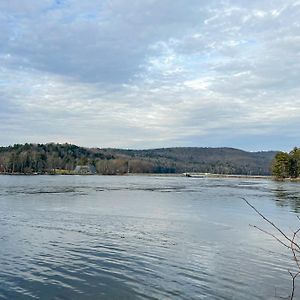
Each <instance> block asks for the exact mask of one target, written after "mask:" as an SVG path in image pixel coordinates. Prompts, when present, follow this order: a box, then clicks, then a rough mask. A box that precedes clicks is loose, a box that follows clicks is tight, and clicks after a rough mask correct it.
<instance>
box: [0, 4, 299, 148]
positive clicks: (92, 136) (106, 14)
mask: <svg viewBox="0 0 300 300" xmlns="http://www.w3.org/2000/svg"><path fill="white" fill-rule="evenodd" d="M299 20H300V1H289V0H285V1H283V0H282V1H279V0H277V1H272V2H270V1H263V0H262V1H261V0H260V1H255V0H254V1H245V0H244V1H233V0H232V1H198V0H197V1H196V0H195V1H194V0H191V1H185V0H176V1H174V0H163V1H158V0H145V1H138V0H132V1H123V0H122V1H121V0H110V1H109V0H107V1H103V0H101V1H100V0H95V1H79V0H69V1H68V0H60V1H59V0H56V1H53V0H45V1H38V0H26V1H17V0H11V1H2V2H0V26H1V31H0V117H1V120H2V121H1V123H0V132H1V144H2V145H7V144H12V143H17V142H28V141H29V142H49V141H58V142H66V141H67V142H72V143H76V144H79V145H85V146H99V147H107V146H111V147H132V148H148V147H166V146H231V147H240V148H244V149H248V150H263V149H283V150H288V149H290V148H292V147H293V146H294V145H296V144H297V142H298V141H299V138H300V131H299V128H300V121H299V116H300V85H299V78H300V22H299Z"/></svg>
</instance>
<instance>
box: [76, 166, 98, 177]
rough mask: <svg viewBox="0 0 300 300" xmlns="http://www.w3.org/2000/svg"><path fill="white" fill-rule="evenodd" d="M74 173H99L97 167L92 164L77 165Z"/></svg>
mask: <svg viewBox="0 0 300 300" xmlns="http://www.w3.org/2000/svg"><path fill="white" fill-rule="evenodd" d="M74 173H75V174H78V175H95V174H96V173H97V171H96V168H95V167H94V166H92V165H85V166H76V168H75V169H74Z"/></svg>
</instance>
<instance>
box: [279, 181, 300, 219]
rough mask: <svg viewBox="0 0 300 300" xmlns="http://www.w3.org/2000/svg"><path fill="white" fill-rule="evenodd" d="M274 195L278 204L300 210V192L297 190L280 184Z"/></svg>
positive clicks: (294, 210)
mask: <svg viewBox="0 0 300 300" xmlns="http://www.w3.org/2000/svg"><path fill="white" fill-rule="evenodd" d="M274 195H275V197H274V198H275V203H276V205H278V206H281V207H285V206H289V207H290V208H291V210H292V211H293V212H295V213H299V212H300V193H299V192H298V193H297V191H290V190H288V189H286V188H285V187H284V185H279V186H277V188H276V189H275V190H274Z"/></svg>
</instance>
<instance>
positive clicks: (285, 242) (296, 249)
mask: <svg viewBox="0 0 300 300" xmlns="http://www.w3.org/2000/svg"><path fill="white" fill-rule="evenodd" d="M242 199H243V200H244V201H245V202H246V204H247V205H248V206H250V207H251V208H252V209H253V210H254V211H255V212H256V213H257V214H258V215H259V216H261V217H262V218H263V219H264V220H265V221H266V222H267V223H269V224H270V225H271V226H272V227H273V228H275V229H276V231H277V232H279V233H280V235H281V236H282V239H283V240H282V239H280V238H278V237H277V236H276V235H275V234H273V233H270V232H268V231H266V230H264V229H262V228H259V227H258V226H255V225H250V226H252V227H254V228H256V229H258V230H260V231H261V232H263V233H265V234H267V235H269V236H271V237H273V238H274V239H275V240H276V241H277V242H279V243H280V244H281V245H283V246H284V247H286V248H287V249H289V250H291V251H292V254H293V260H294V261H295V263H296V267H297V269H298V271H297V272H296V273H294V274H293V273H292V272H291V271H288V272H289V274H290V275H291V277H292V291H291V295H290V297H289V299H290V300H292V299H294V295H295V280H296V278H297V276H298V275H299V274H300V262H299V258H298V256H297V253H300V251H299V250H300V246H299V243H298V242H296V241H295V239H296V237H297V234H298V233H299V232H300V228H299V229H298V230H296V231H294V232H293V236H292V238H290V237H288V236H287V235H286V234H285V233H284V232H283V231H282V230H281V229H280V228H279V227H278V226H277V225H275V224H274V223H273V222H272V221H270V220H269V219H268V218H267V217H265V216H264V215H263V214H262V213H261V212H260V211H259V210H257V209H256V207H254V206H253V205H252V204H251V203H250V202H249V201H248V200H247V199H245V198H242ZM297 218H298V220H300V218H299V216H297ZM289 244H290V245H289Z"/></svg>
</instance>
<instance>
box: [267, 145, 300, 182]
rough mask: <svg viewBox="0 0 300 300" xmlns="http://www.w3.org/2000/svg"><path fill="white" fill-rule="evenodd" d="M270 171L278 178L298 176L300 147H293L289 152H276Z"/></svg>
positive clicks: (299, 171)
mask: <svg viewBox="0 0 300 300" xmlns="http://www.w3.org/2000/svg"><path fill="white" fill-rule="evenodd" d="M272 173H273V175H274V176H275V177H276V178H278V179H284V178H298V177H299V176H300V149H299V148H297V147H295V148H294V149H293V150H292V151H290V152H289V153H287V152H278V153H277V154H276V155H275V159H274V161H273V164H272Z"/></svg>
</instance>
